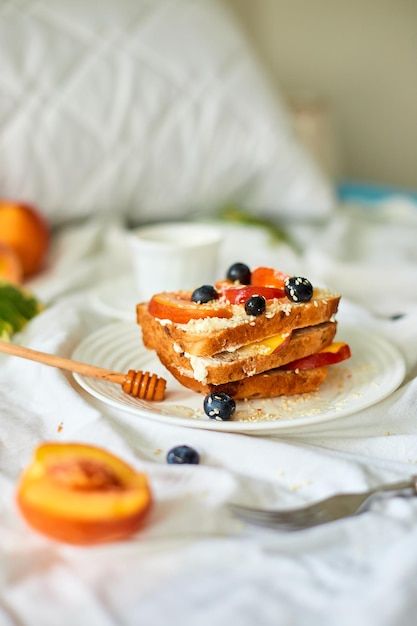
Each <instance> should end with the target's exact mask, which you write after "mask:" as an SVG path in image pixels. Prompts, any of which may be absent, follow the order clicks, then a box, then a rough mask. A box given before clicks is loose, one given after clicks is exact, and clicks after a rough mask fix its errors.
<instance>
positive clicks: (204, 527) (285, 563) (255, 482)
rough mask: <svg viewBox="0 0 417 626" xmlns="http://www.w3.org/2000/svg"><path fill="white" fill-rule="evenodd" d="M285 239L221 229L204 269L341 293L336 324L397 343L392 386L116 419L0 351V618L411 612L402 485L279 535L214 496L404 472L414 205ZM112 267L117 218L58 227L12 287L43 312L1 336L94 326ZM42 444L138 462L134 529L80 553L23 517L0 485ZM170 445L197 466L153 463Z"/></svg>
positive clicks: (199, 620)
mask: <svg viewBox="0 0 417 626" xmlns="http://www.w3.org/2000/svg"><path fill="white" fill-rule="evenodd" d="M293 235H294V236H295V237H296V238H297V239H298V241H299V243H302V244H303V252H302V254H298V253H295V252H294V251H293V250H292V249H291V248H289V247H288V246H286V245H279V244H274V245H271V244H270V243H269V240H268V234H267V233H266V231H264V230H262V229H254V228H250V229H249V228H247V227H245V226H228V227H227V228H225V245H224V249H223V253H222V259H221V263H220V267H221V268H223V270H224V269H226V268H227V267H228V265H229V264H230V263H232V262H234V261H244V262H247V263H248V264H249V265H252V266H254V265H262V264H267V265H273V266H275V267H279V268H281V269H283V270H285V271H288V272H290V273H301V274H302V275H305V276H307V277H309V278H310V279H311V280H312V281H313V282H315V283H323V284H327V285H328V286H330V287H333V288H335V289H337V290H339V291H341V293H342V294H343V299H342V303H341V307H340V313H339V319H340V320H341V321H343V320H347V321H349V322H352V323H355V322H357V323H358V324H360V325H361V326H363V327H368V328H369V329H370V332H373V333H375V332H377V333H380V334H382V335H383V336H384V337H385V338H388V339H389V340H390V341H391V342H392V343H393V344H394V345H395V346H396V347H397V348H398V349H399V350H400V352H401V353H402V354H403V356H404V359H405V362H406V369H407V374H406V380H405V382H404V383H403V384H402V385H401V386H400V388H399V389H398V390H396V391H395V392H394V393H392V394H391V395H390V396H389V397H388V398H386V399H385V400H382V401H381V402H379V403H378V404H376V405H374V406H372V407H370V408H368V409H365V410H362V411H360V412H359V413H357V414H355V415H351V416H346V417H343V418H340V419H336V420H332V421H329V422H326V423H324V424H321V425H319V424H317V425H312V426H310V427H306V428H302V429H298V430H296V431H294V432H289V433H283V434H280V433H279V432H277V433H275V434H274V433H267V434H266V435H265V436H253V435H249V434H238V433H223V432H217V431H206V430H199V429H193V428H185V427H182V426H173V425H170V424H167V423H161V422H158V421H156V420H152V419H135V420H134V419H133V418H132V415H131V414H128V413H126V412H125V411H122V410H119V409H117V408H111V407H110V406H108V405H106V404H104V403H102V402H100V401H99V400H95V399H93V398H92V397H91V396H90V395H89V394H87V392H85V391H83V390H81V388H80V387H79V386H78V385H77V384H76V382H75V381H74V380H73V378H72V376H71V375H70V374H66V373H63V372H61V371H59V370H56V369H54V368H49V367H47V366H44V365H40V364H36V363H33V362H29V361H23V360H22V359H17V358H14V357H7V356H5V355H2V356H1V357H0V363H1V389H0V403H1V409H0V420H1V429H0V501H1V510H0V530H1V532H0V563H1V566H0V577H1V585H0V625H1V626H3V625H7V626H9V625H12V624H19V625H24V626H32V625H33V626H58V625H60V626H61V625H64V626H67V625H68V626H70V625H71V626H72V625H74V624H88V626H107V625H112V626H116V625H117V626H119V625H129V626H130V625H131V626H136V625H138V624H144V625H145V624H146V625H147V624H154V625H158V626H159V624H170V626H184V625H187V626H188V625H195V624H199V625H200V626H205V625H207V626H209V625H210V626H212V625H213V624H215V625H216V626H226V625H227V626H228V625H229V624H230V623H235V624H238V625H239V626H253V625H254V624H258V625H259V626H269V625H271V626H281V625H286V626H287V625H288V626H290V625H293V624H297V625H305V626H316V625H317V626H334V625H335V624H337V625H338V626H340V625H343V624H352V625H353V624H355V625H356V626H357V625H362V624H363V625H366V626H387V625H389V626H394V625H395V626H405V625H408V624H410V626H411V625H412V624H413V625H414V624H415V623H416V622H415V620H416V611H417V600H416V598H417V498H415V499H414V498H409V499H400V498H397V499H392V500H384V501H383V502H380V503H378V504H376V505H375V506H374V507H373V509H372V510H371V511H370V512H367V513H365V514H363V515H360V516H357V517H354V518H351V519H345V520H341V521H338V522H334V523H332V524H328V525H324V526H319V527H316V528H312V529H310V530H306V531H301V532H297V533H292V534H291V533H290V534H288V533H282V532H277V531H270V530H266V529H261V528H256V527H250V526H245V525H244V524H242V523H241V522H239V521H238V520H237V519H234V518H233V517H232V516H231V515H230V514H229V512H228V510H227V507H226V506H225V505H226V503H227V502H228V501H229V500H232V499H242V500H245V501H246V502H254V503H255V502H256V503H257V504H263V505H274V506H284V505H285V506H289V505H294V506H296V505H299V504H302V503H304V502H307V501H308V502H309V501H313V500H316V499H318V498H321V497H324V496H326V495H329V494H332V493H333V492H335V491H360V490H363V489H366V488H367V487H370V486H374V485H377V484H378V483H381V482H384V481H394V480H398V479H402V478H406V477H409V476H410V475H413V474H414V473H416V463H417V410H416V409H417V380H415V379H414V378H413V374H414V373H415V371H416V367H417V248H416V241H417V209H416V207H415V206H412V205H408V204H407V203H405V202H404V201H402V200H400V199H398V200H396V199H392V200H391V202H390V203H389V204H387V205H381V206H379V207H377V208H376V209H372V208H367V209H364V210H362V209H360V208H358V207H344V208H341V209H340V210H339V211H338V213H337V214H336V215H335V217H334V219H333V220H332V221H331V223H329V224H326V225H324V226H321V227H318V226H312V225H305V226H303V227H302V228H301V227H296V228H294V232H293ZM129 271H130V266H129V259H128V257H127V248H126V231H125V230H124V228H123V226H122V225H121V224H119V223H117V222H116V221H115V222H113V223H103V222H94V221H92V222H90V223H87V224H82V225H79V226H72V227H68V228H67V229H65V230H64V231H62V232H61V233H59V234H58V235H57V236H56V238H55V241H54V247H53V251H52V255H51V263H50V268H49V269H48V270H47V271H45V272H44V273H43V274H42V275H40V276H39V277H38V278H37V279H36V280H34V281H33V282H32V283H31V284H30V287H31V288H32V289H33V290H34V291H35V292H36V293H37V294H38V296H39V297H40V298H42V299H43V300H44V302H45V303H46V304H47V307H46V309H45V311H44V312H43V313H42V314H41V315H39V316H38V317H37V318H35V319H34V320H33V321H32V322H31V323H30V324H29V325H28V326H27V327H26V329H25V330H24V332H23V333H21V334H20V335H19V336H15V338H14V340H15V341H17V342H19V343H22V344H25V345H28V346H30V347H32V348H36V349H38V350H44V351H46V352H53V353H57V354H62V355H67V356H69V355H71V353H72V351H73V349H74V348H75V347H76V346H77V344H78V343H79V342H80V341H81V340H82V339H83V338H84V337H86V336H87V335H88V334H89V333H90V332H92V331H94V330H95V329H96V328H98V327H100V326H104V325H105V324H107V323H109V322H110V321H112V320H111V317H110V316H108V315H106V314H105V312H104V311H103V309H100V306H97V303H98V301H99V298H97V295H99V294H100V289H102V288H103V286H104V285H108V282H109V281H111V280H114V289H115V297H117V284H118V277H120V276H126V275H127V274H128V273H129ZM400 314H401V315H402V316H401V317H397V315H400ZM133 315H134V313H133V312H132V319H133ZM392 316H395V319H392ZM44 440H59V441H82V442H91V443H94V444H98V445H100V446H103V447H105V448H107V449H109V450H111V451H113V452H114V453H116V454H118V455H120V456H121V457H122V458H124V459H125V460H126V461H128V462H130V463H132V464H133V465H134V466H135V467H137V468H138V469H142V470H144V471H146V472H147V473H148V474H149V477H150V481H151V486H152V490H153V493H154V497H155V506H154V508H153V510H152V512H151V514H150V516H149V518H148V520H147V524H146V526H145V528H144V529H143V530H142V531H141V532H139V533H138V534H137V535H136V536H134V537H133V538H132V539H131V540H130V541H126V542H122V543H115V544H111V545H104V546H98V547H86V548H80V547H73V546H69V545H65V544H61V543H58V542H54V541H52V540H49V539H48V538H46V537H44V536H42V535H39V534H37V533H36V532H35V531H33V530H32V529H30V528H29V527H28V526H27V525H26V523H25V522H24V520H23V518H21V516H20V515H19V512H18V511H17V508H16V505H15V501H14V495H15V490H16V484H17V479H18V476H19V473H20V472H21V470H22V469H23V468H24V467H25V466H26V465H27V464H28V462H29V460H30V458H31V456H32V453H33V450H34V448H35V446H36V445H37V444H39V443H40V442H42V441H44ZM183 443H186V444H188V445H191V446H193V447H195V448H196V449H197V450H198V451H199V453H200V455H201V463H200V465H188V466H187V465H183V466H171V465H167V463H166V461H165V454H166V452H167V451H168V450H169V449H170V448H171V447H173V446H174V445H177V444H183Z"/></svg>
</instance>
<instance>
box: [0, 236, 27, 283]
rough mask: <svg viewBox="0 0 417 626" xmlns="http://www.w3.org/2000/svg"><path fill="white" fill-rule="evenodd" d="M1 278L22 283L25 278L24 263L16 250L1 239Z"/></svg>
mask: <svg viewBox="0 0 417 626" xmlns="http://www.w3.org/2000/svg"><path fill="white" fill-rule="evenodd" d="M0 278H5V279H6V280H7V281H9V282H11V283H20V282H21V281H22V279H23V268H22V263H21V261H20V259H19V257H18V256H17V254H16V252H15V251H14V250H13V248H11V247H10V246H9V245H7V244H6V243H2V242H1V241H0Z"/></svg>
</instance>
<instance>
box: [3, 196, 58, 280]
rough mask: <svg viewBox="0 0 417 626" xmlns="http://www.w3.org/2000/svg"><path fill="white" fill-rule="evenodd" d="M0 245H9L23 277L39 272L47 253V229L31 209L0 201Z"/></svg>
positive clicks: (48, 231) (42, 218)
mask: <svg viewBox="0 0 417 626" xmlns="http://www.w3.org/2000/svg"><path fill="white" fill-rule="evenodd" d="M0 242H2V243H5V244H7V245H9V246H10V247H11V248H12V249H13V250H14V252H15V253H16V255H17V256H18V257H19V259H20V262H21V264H22V268H23V278H27V277H28V276H31V275H32V274H36V272H38V271H39V270H41V269H42V266H43V264H44V262H45V259H46V255H47V253H48V250H49V243H50V229H49V224H48V222H47V221H46V219H45V218H44V217H43V215H42V214H41V213H40V212H39V211H38V210H37V209H36V208H34V207H32V206H29V205H28V204H23V203H20V202H13V201H11V200H1V199H0Z"/></svg>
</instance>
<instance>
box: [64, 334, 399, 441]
mask: <svg viewBox="0 0 417 626" xmlns="http://www.w3.org/2000/svg"><path fill="white" fill-rule="evenodd" d="M337 338H338V340H340V341H346V342H347V343H349V345H350V347H351V350H352V358H351V359H349V360H348V361H344V362H342V363H339V364H337V365H332V366H331V367H329V375H328V377H327V379H326V381H325V382H324V384H323V385H322V386H321V388H320V390H319V391H317V392H314V393H308V394H301V395H297V396H289V397H281V398H273V399H267V400H251V401H248V402H238V403H237V409H236V412H235V414H234V416H233V419H232V420H229V421H224V422H218V421H216V420H211V419H210V418H208V417H207V416H206V415H205V413H204V411H203V408H202V407H203V396H202V395H201V394H197V393H194V392H192V391H189V390H188V389H186V388H184V387H182V386H181V385H180V384H179V383H178V382H177V381H176V380H175V379H174V378H173V377H172V376H171V375H170V374H169V373H168V372H167V371H166V370H165V368H164V367H163V366H162V365H161V364H160V363H159V361H158V359H157V357H156V356H155V355H154V353H153V352H150V351H149V350H146V349H145V348H144V346H143V344H142V340H141V330H140V327H139V326H137V325H136V324H134V323H133V324H131V323H127V322H115V323H113V324H110V325H107V326H105V327H103V328H101V329H99V330H97V331H96V332H94V333H93V334H92V335H90V336H88V337H87V338H86V339H84V340H83V341H82V342H81V343H80V345H79V346H78V347H77V349H76V350H75V352H74V354H73V358H74V359H76V360H78V361H83V362H85V363H91V364H94V365H98V366H101V367H105V368H108V369H111V370H114V371H118V372H123V373H127V372H128V370H129V369H135V370H139V369H140V370H146V371H151V372H155V373H156V374H158V375H159V376H163V377H164V378H166V380H167V393H166V399H165V400H164V401H163V402H146V401H144V400H138V399H135V398H133V397H131V396H129V395H127V394H125V393H124V392H123V391H122V389H121V387H120V385H118V384H113V383H107V382H103V381H100V380H96V379H93V378H87V377H84V376H80V375H78V374H74V376H75V378H76V380H77V381H78V383H79V384H80V385H81V386H82V387H83V388H84V389H86V390H87V391H88V392H89V393H90V394H91V395H93V396H95V397H96V398H98V399H100V400H102V401H103V402H105V403H107V404H109V405H111V406H114V407H116V408H120V409H124V410H125V411H129V412H130V413H136V414H137V415H138V417H139V416H141V417H146V418H150V419H154V420H159V421H162V422H166V423H167V424H172V425H180V426H189V427H193V428H205V429H210V430H220V431H229V432H241V433H245V432H249V433H252V434H255V433H259V434H262V433H267V432H270V431H278V430H279V431H283V430H286V431H289V430H293V429H296V428H300V427H302V426H310V425H312V424H318V423H322V422H327V421H330V420H334V419H337V418H341V417H344V416H346V415H350V414H352V413H355V412H357V411H359V410H361V409H363V408H365V407H368V406H371V405H372V404H375V403H376V402H378V401H379V400H382V399H383V398H385V397H386V396H388V395H389V394H390V393H392V391H394V390H395V389H396V388H397V387H398V386H399V385H400V384H401V382H402V380H403V378H404V375H405V364H404V360H403V358H402V356H401V354H400V353H399V352H398V351H397V349H396V348H394V346H392V345H391V344H390V343H388V342H387V341H386V340H385V339H382V338H381V337H379V336H377V335H372V334H370V333H369V332H368V331H364V330H361V329H360V328H357V327H353V326H352V327H350V326H344V325H343V324H341V323H339V328H338V333H337Z"/></svg>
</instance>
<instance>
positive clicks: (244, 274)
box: [226, 263, 251, 285]
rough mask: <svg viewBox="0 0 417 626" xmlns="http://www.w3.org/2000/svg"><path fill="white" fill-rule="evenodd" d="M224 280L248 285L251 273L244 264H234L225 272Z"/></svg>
mask: <svg viewBox="0 0 417 626" xmlns="http://www.w3.org/2000/svg"><path fill="white" fill-rule="evenodd" d="M226 278H227V279H228V280H232V281H233V282H236V281H237V282H239V283H240V284H241V285H250V279H251V271H250V269H249V267H248V266H247V265H245V264H244V263H234V264H233V265H231V266H230V267H229V269H228V270H227V274H226Z"/></svg>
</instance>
